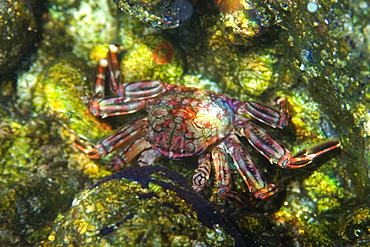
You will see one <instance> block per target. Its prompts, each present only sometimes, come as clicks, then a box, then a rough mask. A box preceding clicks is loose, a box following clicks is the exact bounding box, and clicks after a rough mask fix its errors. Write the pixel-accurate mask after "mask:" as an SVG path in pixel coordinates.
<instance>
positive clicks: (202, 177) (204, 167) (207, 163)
mask: <svg viewBox="0 0 370 247" xmlns="http://www.w3.org/2000/svg"><path fill="white" fill-rule="evenodd" d="M198 163H199V166H198V168H197V169H196V170H195V174H194V175H193V186H192V187H193V190H195V191H197V192H199V191H201V190H202V189H203V188H204V186H205V185H206V183H207V181H208V179H209V176H210V173H211V169H212V165H211V157H210V154H209V153H207V154H206V155H200V156H199V158H198Z"/></svg>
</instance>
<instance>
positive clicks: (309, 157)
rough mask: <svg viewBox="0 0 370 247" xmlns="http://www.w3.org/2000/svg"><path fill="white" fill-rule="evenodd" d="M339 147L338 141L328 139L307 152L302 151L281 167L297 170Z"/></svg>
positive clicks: (284, 162)
mask: <svg viewBox="0 0 370 247" xmlns="http://www.w3.org/2000/svg"><path fill="white" fill-rule="evenodd" d="M339 147H340V141H339V140H338V139H330V140H327V141H325V142H322V143H319V144H317V145H315V146H313V147H311V148H309V149H307V150H303V151H301V152H300V153H298V154H296V155H295V156H294V157H291V158H289V159H287V160H285V161H283V162H282V163H283V164H282V167H288V168H299V167H303V166H305V165H308V164H310V163H311V162H312V161H313V160H314V159H315V158H316V157H318V156H320V155H322V154H324V153H326V152H329V151H331V150H334V149H336V148H339Z"/></svg>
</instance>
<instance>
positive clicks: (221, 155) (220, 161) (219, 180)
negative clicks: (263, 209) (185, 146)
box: [211, 144, 244, 205]
mask: <svg viewBox="0 0 370 247" xmlns="http://www.w3.org/2000/svg"><path fill="white" fill-rule="evenodd" d="M211 156H212V162H213V165H214V168H215V175H216V186H217V190H218V194H219V195H220V196H221V197H222V198H224V199H226V200H234V201H237V202H239V203H240V204H242V205H244V202H242V201H241V200H240V198H239V197H238V196H237V194H236V193H235V192H234V191H231V183H232V181H231V170H230V167H229V165H228V163H227V161H226V147H225V145H224V144H219V145H217V146H215V147H214V148H213V149H212V151H211Z"/></svg>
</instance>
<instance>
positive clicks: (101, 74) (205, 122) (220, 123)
mask: <svg viewBox="0 0 370 247" xmlns="http://www.w3.org/2000/svg"><path fill="white" fill-rule="evenodd" d="M118 50H119V47H117V46H113V45H111V46H110V47H109V51H108V53H107V57H106V59H101V60H100V62H99V66H98V70H97V76H96V81H95V94H94V95H93V96H92V97H91V100H90V103H89V110H90V112H91V113H92V115H93V116H98V117H101V118H106V117H110V116H117V115H126V114H131V113H134V112H138V111H145V112H146V113H147V115H146V116H145V117H142V118H140V119H138V120H136V121H133V122H131V123H129V124H126V125H124V126H123V127H121V128H120V129H119V130H118V131H116V132H115V133H113V134H112V135H110V136H108V137H106V138H105V139H103V140H102V141H101V142H99V143H98V144H96V145H83V144H81V143H76V144H75V146H76V147H77V148H78V149H80V150H81V151H83V152H84V153H85V154H86V155H87V156H88V157H90V158H92V159H100V158H103V157H105V156H106V155H108V154H110V153H112V152H114V151H117V150H119V153H118V155H117V156H116V157H114V158H113V160H112V162H111V166H112V170H113V171H117V170H119V169H122V168H123V167H125V165H126V164H127V163H129V162H130V161H131V160H133V159H134V158H135V157H136V156H139V155H140V156H139V158H138V163H139V165H141V166H146V165H151V164H153V163H154V161H155V159H157V158H158V157H160V156H161V155H163V156H166V157H168V158H170V159H180V158H183V157H191V156H199V158H198V168H197V169H196V170H195V174H194V176H193V178H192V182H193V186H192V187H193V189H194V190H195V191H198V192H199V191H201V190H202V189H203V188H204V186H205V185H206V183H207V181H208V180H209V178H210V173H211V169H212V166H213V168H214V173H215V177H216V179H215V180H216V186H217V191H218V193H219V194H220V195H221V196H222V197H223V198H225V199H230V200H231V199H237V200H238V198H237V196H236V195H235V194H236V193H235V192H233V191H232V189H231V187H232V181H231V168H230V164H229V163H232V164H233V165H234V167H235V168H236V170H237V171H238V173H239V174H240V176H241V177H242V179H243V180H244V182H245V184H246V185H247V187H248V189H249V192H250V193H252V194H253V195H254V197H255V198H257V199H266V198H268V197H270V196H272V195H274V194H275V193H276V192H277V191H278V187H277V186H276V185H275V184H272V183H267V182H266V181H265V180H264V179H263V177H262V175H261V173H260V171H259V170H258V169H257V167H256V165H255V163H254V161H253V160H252V158H251V157H250V155H249V153H248V152H247V151H246V150H245V148H244V145H243V144H242V143H241V141H240V140H239V137H242V136H244V137H245V138H246V139H247V140H248V142H249V143H250V145H251V146H252V147H253V148H254V149H256V150H257V151H258V152H259V153H261V154H262V155H263V156H265V157H266V158H267V159H268V160H269V161H270V163H272V164H277V165H278V166H280V167H281V168H300V167H303V166H306V165H308V164H310V163H311V162H312V161H313V160H314V159H315V158H316V157H318V156H320V155H322V154H324V153H327V152H329V151H331V150H334V149H336V148H339V146H340V142H339V140H338V139H331V140H328V141H326V142H324V143H321V144H319V145H316V146H314V147H313V148H310V149H307V150H304V151H302V152H300V154H299V155H297V156H293V155H292V154H291V152H290V151H289V150H288V149H287V148H286V147H285V146H284V145H283V144H281V143H280V142H279V141H278V140H276V139H275V138H274V137H272V136H271V135H270V134H268V133H267V132H266V131H265V130H264V129H263V128H262V127H260V126H259V125H257V124H256V123H254V122H253V121H252V120H251V119H250V118H247V117H246V116H245V115H250V116H251V117H252V118H254V119H256V120H258V121H260V122H262V123H264V124H266V125H269V126H271V127H273V128H280V129H282V128H284V127H285V126H286V125H288V123H289V120H290V114H289V111H288V107H287V102H286V100H285V99H284V98H281V99H279V100H278V101H277V104H278V105H279V110H275V109H272V108H270V107H267V106H265V105H262V104H260V103H257V102H252V101H239V100H237V99H233V98H230V97H228V96H226V95H224V94H220V93H216V92H212V91H208V90H204V89H197V88H191V87H184V86H179V85H174V84H167V83H165V82H161V81H157V80H144V81H135V82H128V83H123V82H122V75H121V71H120V68H119V62H118V59H117V52H118ZM106 72H108V73H106ZM106 74H107V75H109V88H110V90H111V92H112V93H113V94H114V95H113V96H106V93H105V83H106V78H105V76H106ZM228 155H229V156H230V157H231V160H232V162H230V161H227V160H228V159H227V156H228Z"/></svg>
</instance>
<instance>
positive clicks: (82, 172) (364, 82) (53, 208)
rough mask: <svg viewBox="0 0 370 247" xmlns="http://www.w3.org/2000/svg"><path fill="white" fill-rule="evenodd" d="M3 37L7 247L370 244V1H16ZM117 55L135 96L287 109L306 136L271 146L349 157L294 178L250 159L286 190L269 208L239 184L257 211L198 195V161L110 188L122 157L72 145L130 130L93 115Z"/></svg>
mask: <svg viewBox="0 0 370 247" xmlns="http://www.w3.org/2000/svg"><path fill="white" fill-rule="evenodd" d="M0 30H1V36H0V44H1V45H0V87H1V90H0V157H1V158H0V160H1V161H0V169H1V172H0V176H1V179H0V183H1V186H0V195H1V196H0V228H1V230H0V231H1V234H0V245H1V246H26V245H27V246H40V245H41V246H61V245H68V244H69V245H71V246H81V245H89V246H102V245H106V246H110V245H118V244H119V245H121V246H348V245H350V246H365V245H366V244H369V242H370V228H369V226H370V204H369V198H370V197H369V196H370V190H369V186H370V183H369V175H368V170H369V160H370V157H369V148H370V142H369V136H370V111H369V109H370V83H369V82H370V69H369V68H370V66H369V62H370V61H369V60H370V59H369V55H370V54H369V50H370V6H369V4H368V3H367V1H361V0H360V1H346V0H332V1H330V0H328V1H321V2H320V1H315V0H312V1H301V0H298V1H290V0H274V1H272V0H271V1H270V0H262V1H247V0H214V1H212V0H192V1H190V0H153V1H145V0H131V1H118V0H116V1H111V0H104V1H92V0H50V1H36V0H31V1H18V0H12V1H10V0H5V1H0ZM109 44H120V45H122V47H123V51H122V52H121V54H120V57H121V59H122V60H121V68H122V74H123V77H124V80H125V81H133V80H144V79H156V80H162V81H166V82H168V83H175V84H179V85H184V86H194V87H199V88H206V89H210V90H213V91H216V92H222V93H225V94H227V95H229V96H232V97H235V98H238V99H241V100H255V101H259V102H262V103H265V104H267V105H273V102H274V100H275V99H276V98H277V97H279V96H284V97H286V98H287V99H288V101H289V103H290V107H291V112H292V116H293V117H292V124H291V125H290V126H289V127H288V128H286V129H285V130H273V129H271V128H269V127H266V130H267V131H268V132H269V133H272V134H273V135H274V136H276V137H277V138H278V139H279V140H281V141H282V142H283V143H285V144H286V145H287V146H288V147H289V149H290V150H292V152H293V153H296V152H298V151H299V150H302V149H305V148H307V147H309V146H311V145H313V144H316V143H318V142H320V141H323V140H326V139H329V138H334V137H336V138H339V139H340V140H341V142H342V147H341V150H340V151H336V152H332V153H330V154H328V155H325V156H324V157H322V158H320V159H318V160H316V161H315V162H314V163H313V164H311V165H310V166H307V167H305V168H301V169H297V170H282V169H280V168H279V167H275V166H273V165H270V164H269V163H268V162H267V160H265V159H264V158H263V157H261V156H260V155H259V154H258V153H257V152H254V151H253V150H252V149H251V148H250V149H248V151H250V152H251V153H252V154H253V158H254V159H255V161H256V162H257V163H258V166H259V168H260V170H261V171H262V172H263V174H264V176H265V177H266V179H267V180H268V181H271V182H274V183H276V184H278V186H279V187H281V188H282V191H281V192H280V193H279V194H278V195H276V196H274V197H273V198H271V199H269V200H266V201H258V200H255V199H253V198H252V197H251V195H250V194H249V193H248V192H247V191H246V189H247V188H246V186H245V185H244V184H243V182H242V179H241V178H240V177H239V176H238V174H237V173H236V172H235V174H233V178H234V179H233V180H234V183H235V184H234V189H235V191H237V192H238V193H239V194H240V195H242V196H243V197H244V198H245V200H246V201H248V206H247V207H240V205H237V204H235V203H232V202H228V201H224V200H222V199H221V198H220V197H219V196H218V195H217V191H216V190H215V189H214V187H213V181H210V182H209V184H208V185H207V188H206V189H205V191H204V192H203V193H202V194H201V195H199V194H197V193H195V192H193V191H192V190H191V188H190V184H191V177H192V174H193V172H194V169H195V168H196V167H197V164H196V162H197V160H196V157H195V158H191V159H187V160H180V161H171V160H169V159H167V158H162V159H160V160H158V161H156V162H155V164H153V166H150V167H144V168H139V167H137V166H136V164H135V162H133V164H132V165H131V166H130V167H129V168H127V169H125V170H123V171H120V172H117V173H114V174H112V172H111V171H110V170H109V168H108V165H109V160H110V159H111V157H107V158H105V159H103V160H91V159H89V158H87V157H86V156H85V155H84V154H82V153H80V152H79V151H78V150H77V149H76V148H74V146H73V143H74V142H75V141H76V140H81V139H83V140H87V141H90V142H92V143H95V142H96V141H98V140H100V139H102V138H103V137H105V136H106V135H108V134H109V133H111V131H113V130H114V129H117V128H118V127H119V126H121V125H122V124H124V123H126V122H128V121H130V120H132V118H131V117H132V116H130V117H127V116H126V117H124V116H123V117H112V118H108V119H106V120H104V121H102V120H101V119H96V118H94V117H92V116H91V115H89V113H88V112H87V102H88V100H89V97H90V95H91V94H92V89H93V84H94V77H95V73H96V64H97V62H98V60H99V58H102V57H104V56H105V54H106V51H107V48H108V45H109ZM138 114H140V113H138ZM138 114H137V115H138ZM133 117H135V116H133Z"/></svg>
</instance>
